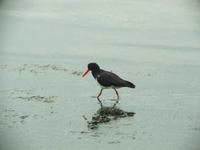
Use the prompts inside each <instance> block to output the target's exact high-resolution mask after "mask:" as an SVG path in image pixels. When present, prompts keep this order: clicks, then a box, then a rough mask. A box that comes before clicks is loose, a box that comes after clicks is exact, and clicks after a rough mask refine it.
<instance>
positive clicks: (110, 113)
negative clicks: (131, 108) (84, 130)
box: [83, 107, 135, 129]
mask: <svg viewBox="0 0 200 150" xmlns="http://www.w3.org/2000/svg"><path fill="white" fill-rule="evenodd" d="M134 115H135V113H134V112H126V111H124V110H122V109H120V108H116V107H101V108H100V109H99V110H97V112H96V113H95V114H94V115H93V116H92V120H91V121H88V119H87V118H86V117H85V116H83V118H84V119H85V120H86V121H87V123H88V128H89V129H97V128H98V125H99V124H101V123H107V122H110V121H111V120H116V119H118V118H124V117H132V116H134Z"/></svg>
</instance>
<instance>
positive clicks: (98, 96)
mask: <svg viewBox="0 0 200 150" xmlns="http://www.w3.org/2000/svg"><path fill="white" fill-rule="evenodd" d="M102 91H103V89H101V91H100V93H99V94H98V96H97V100H98V101H99V103H100V105H101V107H103V104H102V102H101V100H100V99H99V97H100V95H101V94H102Z"/></svg>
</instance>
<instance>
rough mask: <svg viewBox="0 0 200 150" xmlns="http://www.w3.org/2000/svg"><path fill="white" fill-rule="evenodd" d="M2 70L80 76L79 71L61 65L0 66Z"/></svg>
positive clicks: (80, 72)
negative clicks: (49, 72) (53, 72)
mask: <svg viewBox="0 0 200 150" xmlns="http://www.w3.org/2000/svg"><path fill="white" fill-rule="evenodd" d="M2 70H11V71H18V72H19V73H23V72H29V73H34V74H38V73H46V72H48V71H55V72H63V73H68V74H71V75H76V76H81V75H82V71H79V70H70V69H67V68H66V67H64V66H61V65H54V64H44V65H42V64H22V65H19V66H11V65H6V64H4V65H0V71H2Z"/></svg>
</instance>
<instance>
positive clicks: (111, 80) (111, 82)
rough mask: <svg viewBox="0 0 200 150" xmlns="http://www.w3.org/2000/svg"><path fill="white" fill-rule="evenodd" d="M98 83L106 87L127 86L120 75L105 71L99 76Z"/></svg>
mask: <svg viewBox="0 0 200 150" xmlns="http://www.w3.org/2000/svg"><path fill="white" fill-rule="evenodd" d="M97 81H98V82H99V83H100V84H101V85H103V86H105V87H108V86H116V87H123V86H125V85H126V81H125V80H123V79H121V78H120V77H119V76H118V75H116V74H114V73H112V72H108V71H103V72H101V73H100V74H99V77H98V76H97Z"/></svg>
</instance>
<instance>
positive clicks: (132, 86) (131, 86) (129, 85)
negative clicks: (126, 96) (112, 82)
mask: <svg viewBox="0 0 200 150" xmlns="http://www.w3.org/2000/svg"><path fill="white" fill-rule="evenodd" d="M126 86H127V87H129V88H135V85H134V84H133V83H131V82H129V81H126Z"/></svg>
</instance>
